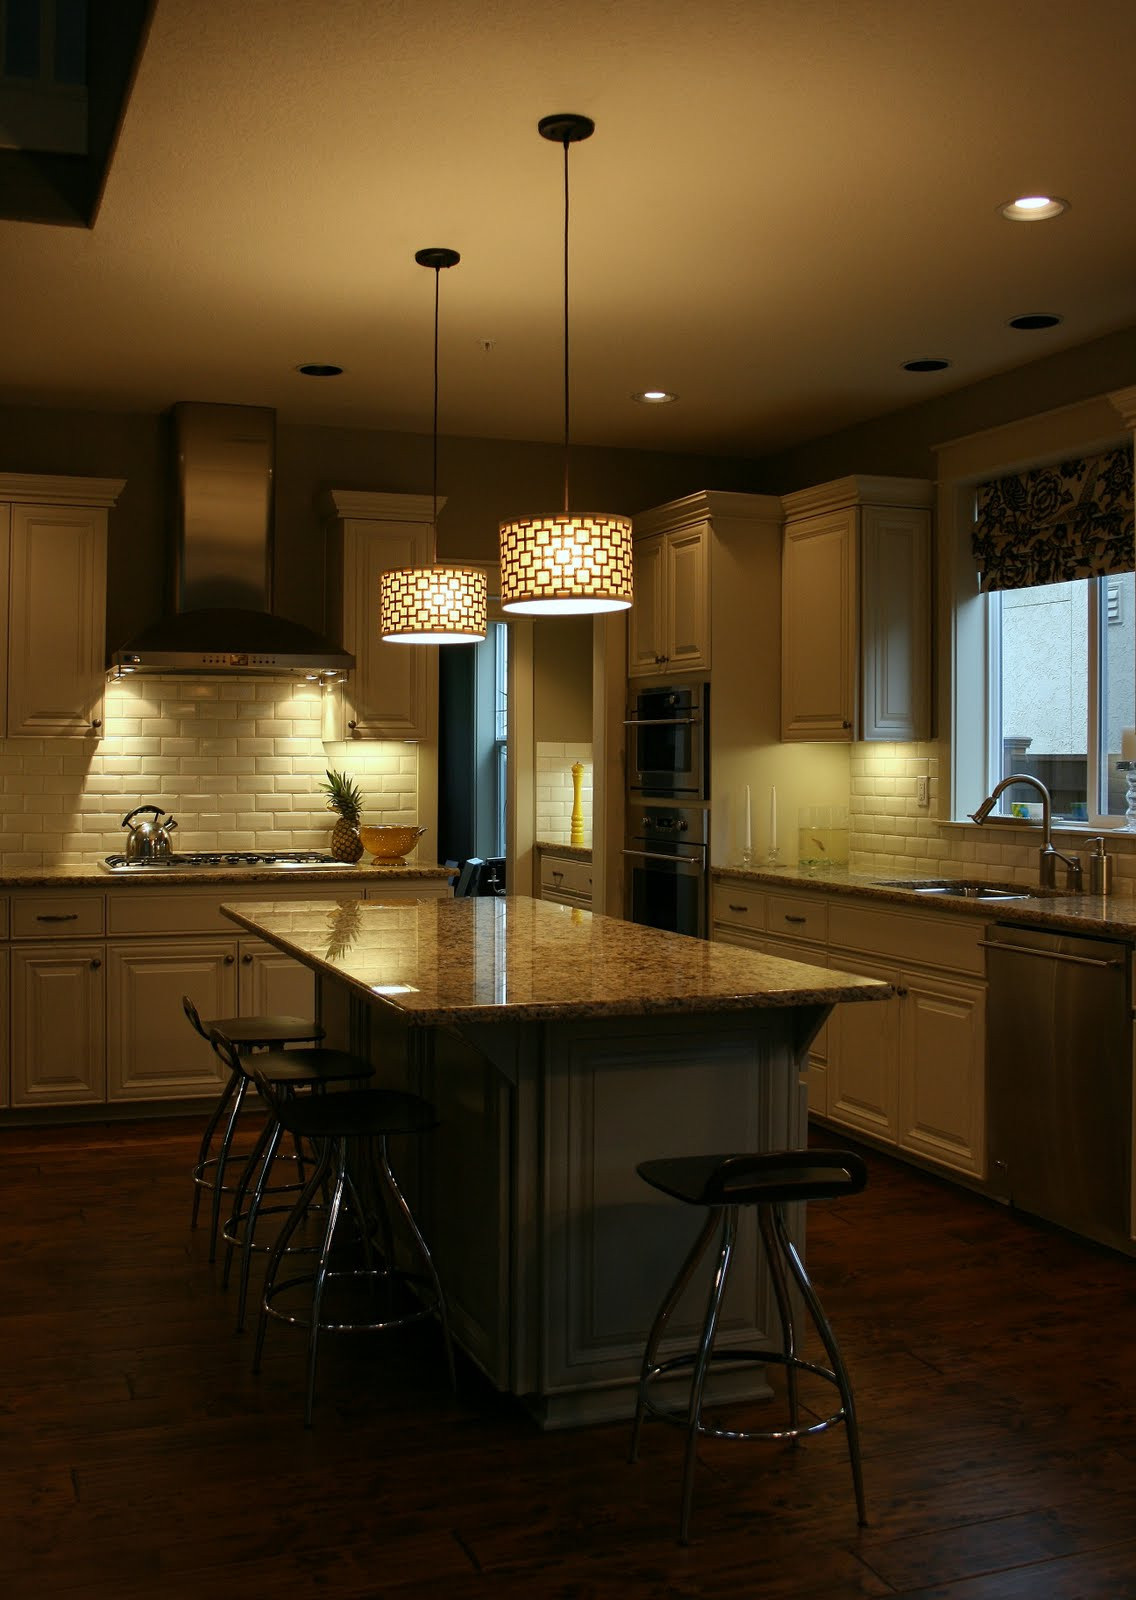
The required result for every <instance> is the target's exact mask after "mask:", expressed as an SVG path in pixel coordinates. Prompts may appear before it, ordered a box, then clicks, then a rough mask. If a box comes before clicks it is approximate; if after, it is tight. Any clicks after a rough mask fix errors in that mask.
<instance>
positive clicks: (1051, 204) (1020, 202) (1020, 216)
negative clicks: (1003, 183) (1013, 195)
mask: <svg viewBox="0 0 1136 1600" xmlns="http://www.w3.org/2000/svg"><path fill="white" fill-rule="evenodd" d="M1068 209H1069V202H1068V200H1059V199H1058V197H1057V196H1056V195H1055V194H1022V195H1019V196H1018V198H1017V199H1016V200H1006V201H1003V203H1002V204H1001V205H1000V206H999V207H998V210H999V211H1000V212H1001V213H1002V215H1003V216H1004V217H1005V218H1006V220H1007V221H1008V222H1047V221H1048V220H1049V218H1050V217H1059V216H1060V215H1061V213H1062V212H1063V211H1068Z"/></svg>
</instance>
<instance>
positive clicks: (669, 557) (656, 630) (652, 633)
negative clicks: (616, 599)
mask: <svg viewBox="0 0 1136 1600" xmlns="http://www.w3.org/2000/svg"><path fill="white" fill-rule="evenodd" d="M653 515H656V514H652V513H648V514H647V516H646V517H637V518H636V519H635V545H634V553H633V570H634V584H635V604H634V606H632V608H631V611H630V613H629V620H628V627H629V630H630V631H629V634H628V651H627V671H628V676H629V677H632V678H649V677H666V676H667V675H669V674H671V673H684V672H704V671H708V670H709V667H710V538H711V531H710V524H709V523H708V522H705V521H704V522H699V523H696V524H695V525H694V526H692V527H679V528H674V529H672V530H670V531H664V532H659V533H651V534H642V533H641V532H640V529H641V527H642V526H643V525H645V524H646V525H648V526H650V525H652V524H651V520H650V519H651V518H652V516H653Z"/></svg>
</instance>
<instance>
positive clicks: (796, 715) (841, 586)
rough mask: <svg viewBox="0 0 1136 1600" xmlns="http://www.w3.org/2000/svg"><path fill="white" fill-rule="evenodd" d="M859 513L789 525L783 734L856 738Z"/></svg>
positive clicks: (783, 618)
mask: <svg viewBox="0 0 1136 1600" xmlns="http://www.w3.org/2000/svg"><path fill="white" fill-rule="evenodd" d="M855 515H856V514H855V512H854V511H838V512H835V513H832V514H828V515H824V516H818V517H806V518H804V519H803V520H802V521H801V522H799V523H797V524H796V525H795V526H792V527H786V529H785V543H784V549H783V566H782V579H781V597H782V601H781V650H782V669H781V737H782V738H783V739H841V738H843V739H851V738H852V733H853V729H852V717H853V685H854V681H855V677H854V670H855V658H856V648H857V638H856V619H855V604H854V597H855V585H854V577H855V573H856V533H855V530H856V522H855Z"/></svg>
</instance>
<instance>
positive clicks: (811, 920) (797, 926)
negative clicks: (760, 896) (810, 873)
mask: <svg viewBox="0 0 1136 1600" xmlns="http://www.w3.org/2000/svg"><path fill="white" fill-rule="evenodd" d="M765 925H766V927H767V929H768V930H769V932H770V933H783V934H785V935H786V937H788V938H792V939H816V940H819V941H820V942H821V943H822V944H823V943H824V941H825V940H826V939H827V938H828V902H827V901H825V900H815V899H813V897H812V896H811V895H803V894H802V895H787V894H771V895H770V896H769V899H768V901H767V903H766V924H765Z"/></svg>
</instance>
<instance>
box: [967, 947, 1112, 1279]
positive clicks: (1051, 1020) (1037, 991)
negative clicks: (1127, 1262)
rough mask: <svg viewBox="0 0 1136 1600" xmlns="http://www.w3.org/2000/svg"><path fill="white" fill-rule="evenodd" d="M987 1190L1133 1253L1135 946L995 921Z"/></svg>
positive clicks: (989, 967) (989, 956)
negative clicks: (1132, 957)
mask: <svg viewBox="0 0 1136 1600" xmlns="http://www.w3.org/2000/svg"><path fill="white" fill-rule="evenodd" d="M983 942H984V944H985V947H986V976H987V980H988V995H987V1022H986V1106H987V1154H988V1157H989V1173H990V1188H991V1192H992V1193H993V1194H994V1195H995V1196H997V1197H998V1198H999V1199H1002V1200H1006V1201H1008V1202H1009V1203H1010V1204H1011V1205H1013V1206H1015V1207H1016V1208H1018V1209H1019V1210H1021V1211H1025V1212H1029V1213H1030V1214H1031V1215H1032V1216H1037V1217H1045V1218H1047V1219H1048V1220H1049V1221H1050V1222H1056V1223H1060V1224H1061V1226H1062V1227H1066V1228H1069V1229H1071V1230H1072V1231H1073V1232H1074V1233H1079V1234H1083V1235H1085V1236H1086V1237H1087V1238H1090V1239H1096V1240H1099V1241H1100V1242H1101V1243H1103V1244H1109V1245H1114V1246H1119V1247H1121V1248H1123V1249H1126V1250H1129V1251H1130V1250H1131V1248H1132V1245H1131V1240H1130V1217H1131V1212H1130V1205H1131V1198H1130V1196H1131V1188H1130V1186H1131V1152H1132V994H1131V985H1130V970H1129V969H1130V950H1129V947H1128V946H1127V945H1124V944H1118V943H1114V942H1112V941H1110V940H1107V939H1093V938H1084V937H1082V936H1080V935H1074V934H1064V933H1062V934H1057V933H1049V932H1041V931H1039V930H1038V929H1036V928H1024V927H1014V926H1011V925H1009V924H998V925H996V926H994V927H992V928H990V929H988V931H987V938H986V939H985V940H984V941H983Z"/></svg>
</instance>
